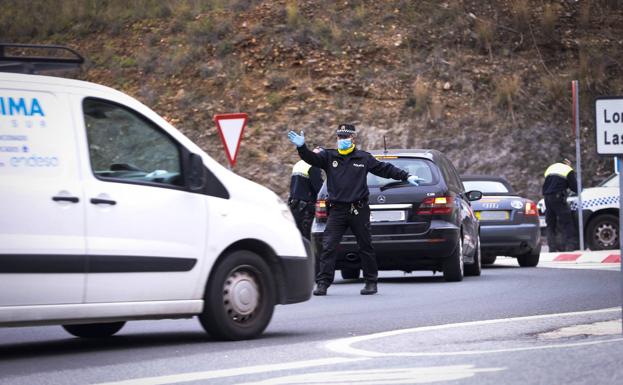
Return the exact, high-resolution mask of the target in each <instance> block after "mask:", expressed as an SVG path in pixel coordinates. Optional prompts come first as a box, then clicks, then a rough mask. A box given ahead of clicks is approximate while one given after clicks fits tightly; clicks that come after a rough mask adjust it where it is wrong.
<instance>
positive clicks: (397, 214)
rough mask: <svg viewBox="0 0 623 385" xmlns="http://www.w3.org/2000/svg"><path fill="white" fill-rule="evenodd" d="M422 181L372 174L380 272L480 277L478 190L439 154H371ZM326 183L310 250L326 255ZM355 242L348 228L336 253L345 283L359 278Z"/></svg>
mask: <svg viewBox="0 0 623 385" xmlns="http://www.w3.org/2000/svg"><path fill="white" fill-rule="evenodd" d="M371 153H372V155H374V156H375V157H376V158H377V159H378V160H380V161H383V162H389V163H392V164H393V165H394V166H397V167H399V168H401V169H404V170H406V171H408V172H409V174H411V175H415V176H417V177H418V178H419V182H420V185H419V186H413V185H410V184H408V183H407V182H402V181H396V180H393V179H385V178H381V177H378V176H376V175H373V174H368V187H369V189H370V197H369V201H370V209H371V213H370V222H371V233H372V244H373V246H374V250H375V252H376V258H377V262H378V266H379V270H402V271H405V272H411V271H414V270H431V271H434V272H435V271H442V272H443V276H444V279H445V280H446V281H461V280H462V279H463V276H464V275H480V266H481V261H480V245H479V237H478V233H479V229H478V220H477V219H476V216H475V215H474V212H473V210H472V208H471V205H470V200H477V199H480V197H481V196H482V194H480V192H478V191H470V192H468V193H466V192H465V190H464V188H463V184H462V183H461V179H460V178H459V175H458V173H457V172H456V170H455V168H454V166H453V165H452V163H451V162H450V161H449V160H448V158H446V157H445V156H444V155H443V154H442V153H441V152H439V151H435V150H388V151H371ZM326 199H327V188H326V184H325V185H324V186H323V187H322V189H321V190H320V192H319V194H318V201H317V202H316V218H315V220H314V223H313V225H312V233H311V239H312V250H313V252H314V254H315V255H316V258H317V259H318V257H319V256H320V253H321V251H322V238H323V232H324V229H325V227H326V222H327V216H328V215H331V210H330V209H328V207H329V206H328V203H327V201H326ZM357 252H358V249H357V242H356V240H355V237H354V235H353V234H352V232H350V230H348V231H347V232H346V234H345V235H344V237H343V238H342V242H341V243H340V245H339V246H338V249H337V254H338V255H337V262H336V269H338V270H340V271H341V273H342V277H343V278H344V279H355V278H358V277H359V275H360V268H361V265H360V259H359V256H358V255H357Z"/></svg>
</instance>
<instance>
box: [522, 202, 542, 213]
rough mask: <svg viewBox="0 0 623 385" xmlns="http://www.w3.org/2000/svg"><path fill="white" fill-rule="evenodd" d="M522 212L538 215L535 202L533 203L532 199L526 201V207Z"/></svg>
mask: <svg viewBox="0 0 623 385" xmlns="http://www.w3.org/2000/svg"><path fill="white" fill-rule="evenodd" d="M524 214H526V215H532V216H538V215H539V210H537V207H536V203H534V202H532V201H528V202H527V203H526V209H525V211H524Z"/></svg>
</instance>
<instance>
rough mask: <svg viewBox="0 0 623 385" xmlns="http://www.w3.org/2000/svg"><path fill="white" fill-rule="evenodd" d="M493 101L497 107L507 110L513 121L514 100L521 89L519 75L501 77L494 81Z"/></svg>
mask: <svg viewBox="0 0 623 385" xmlns="http://www.w3.org/2000/svg"><path fill="white" fill-rule="evenodd" d="M493 82H494V86H495V91H494V99H495V103H496V104H497V105H498V106H499V107H506V108H508V112H509V113H510V114H511V117H512V118H513V120H515V112H514V100H515V99H516V97H517V95H518V94H519V91H520V89H521V78H520V77H519V75H511V76H501V77H498V78H496V79H494V81H493Z"/></svg>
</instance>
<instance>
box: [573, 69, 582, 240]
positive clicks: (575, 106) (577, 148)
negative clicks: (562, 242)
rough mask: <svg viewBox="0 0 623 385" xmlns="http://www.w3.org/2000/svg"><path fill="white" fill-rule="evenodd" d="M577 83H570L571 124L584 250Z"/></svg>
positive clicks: (579, 222) (580, 231) (579, 228)
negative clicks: (571, 100) (572, 127)
mask: <svg viewBox="0 0 623 385" xmlns="http://www.w3.org/2000/svg"><path fill="white" fill-rule="evenodd" d="M578 88H579V87H578V81H577V80H574V81H572V82H571V94H572V96H573V124H574V125H575V165H576V170H577V172H576V178H577V182H578V235H579V236H580V250H584V216H583V212H582V211H583V206H582V151H581V148H580V95H579V89H578Z"/></svg>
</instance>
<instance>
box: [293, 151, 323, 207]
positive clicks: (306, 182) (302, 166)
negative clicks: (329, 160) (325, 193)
mask: <svg viewBox="0 0 623 385" xmlns="http://www.w3.org/2000/svg"><path fill="white" fill-rule="evenodd" d="M321 187H322V175H321V174H320V169H319V168H318V167H312V166H311V165H310V164H309V163H306V162H305V161H303V160H299V161H298V162H296V164H295V165H294V167H292V177H291V178H290V198H291V199H298V200H301V201H306V202H315V201H316V196H317V195H318V191H320V188H321Z"/></svg>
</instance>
